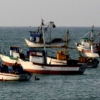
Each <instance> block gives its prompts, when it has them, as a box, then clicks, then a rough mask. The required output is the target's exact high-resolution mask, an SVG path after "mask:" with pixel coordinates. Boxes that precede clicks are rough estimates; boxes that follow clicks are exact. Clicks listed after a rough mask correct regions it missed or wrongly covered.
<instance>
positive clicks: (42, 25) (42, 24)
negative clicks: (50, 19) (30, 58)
mask: <svg viewBox="0 0 100 100" xmlns="http://www.w3.org/2000/svg"><path fill="white" fill-rule="evenodd" d="M41 27H42V34H43V44H44V51H45V52H46V47H45V38H44V23H43V19H42V22H41Z"/></svg>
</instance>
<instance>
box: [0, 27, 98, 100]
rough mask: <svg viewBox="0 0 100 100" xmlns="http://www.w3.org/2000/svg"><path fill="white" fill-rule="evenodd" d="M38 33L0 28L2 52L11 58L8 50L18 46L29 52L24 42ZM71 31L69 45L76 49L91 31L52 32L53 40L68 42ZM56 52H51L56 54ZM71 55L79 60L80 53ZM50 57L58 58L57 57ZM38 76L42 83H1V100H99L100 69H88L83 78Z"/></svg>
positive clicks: (63, 28) (23, 29)
mask: <svg viewBox="0 0 100 100" xmlns="http://www.w3.org/2000/svg"><path fill="white" fill-rule="evenodd" d="M35 29H36V28H33V27H1V28H0V47H1V48H0V49H1V51H4V52H6V53H7V54H8V53H9V46H19V47H21V49H22V50H23V52H26V50H28V46H27V45H26V43H25V41H24V39H25V38H29V31H30V30H35ZM68 29H69V33H70V38H71V43H70V45H71V46H73V47H75V45H74V42H75V41H78V39H79V38H80V37H82V36H83V35H84V34H86V33H87V32H88V31H89V30H91V28H89V27H88V28H86V27H84V28H83V27H80V28H79V27H69V28H66V27H59V28H56V29H53V31H51V32H52V34H51V38H54V37H56V36H57V37H62V38H63V39H65V34H66V31H67V30H68ZM96 29H99V28H96ZM48 34H49V32H48V33H47V34H45V38H46V41H48V40H49V39H50V36H48ZM47 50H48V51H50V50H51V49H47ZM56 50H57V49H52V51H54V52H55V51H56ZM69 53H70V54H71V57H73V58H76V59H77V57H78V52H77V50H75V49H74V50H70V51H69ZM48 54H49V55H52V56H55V53H51V52H49V53H48ZM99 60H100V59H99ZM99 66H100V64H99ZM36 76H37V77H38V78H40V80H39V81H35V80H34V75H33V77H32V78H31V80H30V81H27V82H18V81H17V82H14V81H12V82H0V100H11V99H12V100H100V67H98V68H94V69H86V71H85V72H84V74H83V75H36Z"/></svg>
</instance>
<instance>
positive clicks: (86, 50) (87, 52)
mask: <svg viewBox="0 0 100 100" xmlns="http://www.w3.org/2000/svg"><path fill="white" fill-rule="evenodd" d="M76 47H77V49H78V51H80V52H81V53H83V54H84V55H85V56H86V57H91V58H98V57H100V55H99V53H97V52H96V51H91V49H89V48H85V47H84V46H82V45H79V46H77V43H76Z"/></svg>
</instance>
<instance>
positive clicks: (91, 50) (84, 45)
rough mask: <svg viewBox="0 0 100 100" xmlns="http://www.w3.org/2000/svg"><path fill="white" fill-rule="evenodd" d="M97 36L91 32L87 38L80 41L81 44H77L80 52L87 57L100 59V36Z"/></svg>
mask: <svg viewBox="0 0 100 100" xmlns="http://www.w3.org/2000/svg"><path fill="white" fill-rule="evenodd" d="M99 34H100V33H99ZM99 34H98V35H95V34H94V31H93V29H92V31H90V32H89V33H88V34H86V35H85V37H83V38H81V39H80V42H78V43H75V44H76V47H77V49H78V51H79V52H81V53H83V54H84V56H86V57H91V58H98V57H100V35H99Z"/></svg>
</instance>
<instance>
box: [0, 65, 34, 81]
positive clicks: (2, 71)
mask: <svg viewBox="0 0 100 100" xmlns="http://www.w3.org/2000/svg"><path fill="white" fill-rule="evenodd" d="M17 69H19V67H18V68H17ZM31 76H32V74H31V73H29V72H26V71H24V70H22V69H21V70H20V71H19V70H11V68H10V70H9V68H8V66H6V65H5V66H3V67H1V66H0V81H28V80H29V79H30V78H31Z"/></svg>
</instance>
